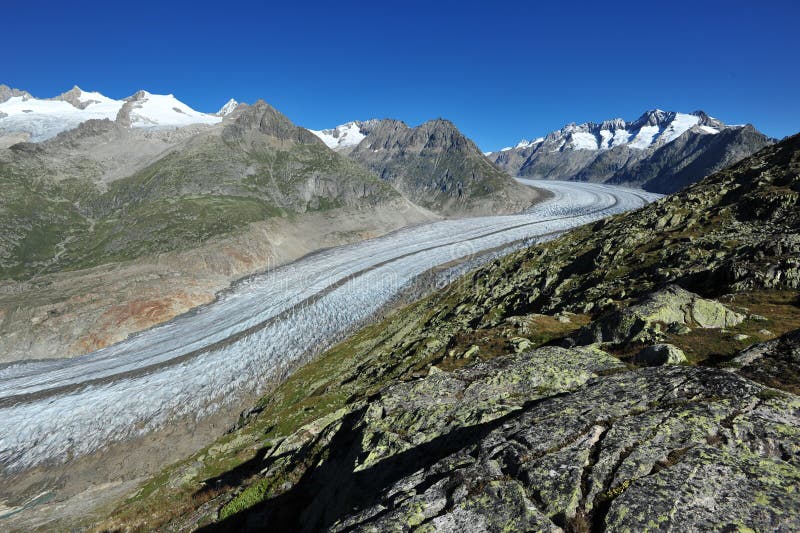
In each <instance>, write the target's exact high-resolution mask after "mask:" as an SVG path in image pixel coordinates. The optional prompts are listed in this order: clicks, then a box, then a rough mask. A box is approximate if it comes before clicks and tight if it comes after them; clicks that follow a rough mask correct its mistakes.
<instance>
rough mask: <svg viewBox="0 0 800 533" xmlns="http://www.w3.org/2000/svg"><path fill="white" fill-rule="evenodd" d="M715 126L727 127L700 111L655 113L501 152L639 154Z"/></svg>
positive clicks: (571, 128) (576, 128)
mask: <svg viewBox="0 0 800 533" xmlns="http://www.w3.org/2000/svg"><path fill="white" fill-rule="evenodd" d="M709 123H710V124H713V126H712V125H709ZM714 126H722V127H724V124H722V123H720V122H719V121H717V120H716V119H714V118H712V117H709V116H707V115H705V114H704V113H702V112H699V111H698V112H695V113H691V114H687V113H672V112H667V111H661V110H660V109H654V110H652V111H648V112H646V113H645V114H644V115H642V116H641V117H640V118H639V119H638V120H636V121H634V122H625V121H624V120H622V119H613V120H607V121H605V122H602V123H593V122H587V123H585V124H577V125H576V124H574V123H573V124H568V125H567V126H564V127H563V128H561V129H560V130H558V131H554V132H552V133H550V134H549V135H547V137H545V138H541V137H539V138H537V139H534V140H532V141H526V140H522V141H520V142H519V144H517V145H516V146H513V147H512V146H507V147H505V148H502V149H501V150H500V152H506V151H508V150H516V149H525V148H529V147H533V148H535V149H536V150H538V149H539V147H537V146H535V145H538V144H544V146H545V147H546V149H547V150H548V151H550V152H558V151H566V150H610V149H611V148H614V147H615V146H621V145H627V146H628V147H630V148H634V149H637V150H646V149H648V148H650V147H653V146H662V145H664V144H667V143H670V142H672V141H674V140H675V139H677V138H678V137H680V136H681V135H683V134H684V133H685V132H686V131H688V130H690V129H692V128H697V130H699V131H701V132H703V133H708V134H716V133H719V129H718V128H717V127H714ZM697 130H695V131H697Z"/></svg>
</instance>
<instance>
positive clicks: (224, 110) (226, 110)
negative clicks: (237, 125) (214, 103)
mask: <svg viewBox="0 0 800 533" xmlns="http://www.w3.org/2000/svg"><path fill="white" fill-rule="evenodd" d="M237 107H239V102H237V101H236V100H234V99H233V98H231V99H230V100H228V101H227V102H226V103H225V105H224V106H222V107H220V108H219V111H217V115H219V116H221V117H224V116H226V115H230V114H231V113H233V111H234V110H235V109H236V108H237Z"/></svg>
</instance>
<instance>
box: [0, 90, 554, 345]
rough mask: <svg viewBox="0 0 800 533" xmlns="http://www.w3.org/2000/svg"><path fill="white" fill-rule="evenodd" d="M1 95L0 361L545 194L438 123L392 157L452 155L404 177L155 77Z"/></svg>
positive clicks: (103, 338)
mask: <svg viewBox="0 0 800 533" xmlns="http://www.w3.org/2000/svg"><path fill="white" fill-rule="evenodd" d="M0 100H1V101H0V111H2V113H3V115H2V118H0V186H2V188H3V192H4V194H3V195H2V198H0V221H2V231H0V315H1V316H2V323H1V324H0V352H2V354H3V355H2V358H3V360H15V359H27V358H31V357H52V356H53V354H52V352H53V350H54V347H57V348H55V349H56V351H57V352H58V354H59V356H62V357H65V356H72V355H76V354H80V353H84V352H87V351H92V350H95V349H98V348H100V347H103V346H106V345H108V344H110V343H113V342H116V341H119V340H121V339H123V338H125V337H126V336H127V335H128V334H130V333H133V332H136V331H139V330H141V329H144V328H147V327H149V326H151V325H153V324H157V323H160V322H163V321H164V320H168V319H170V318H172V317H173V316H175V315H177V314H180V313H182V312H184V311H187V310H188V309H191V308H193V307H195V306H197V305H199V304H202V303H207V302H209V301H211V300H212V299H213V298H214V295H215V294H216V293H217V292H218V291H220V290H222V289H223V288H225V287H226V286H228V284H230V283H231V282H232V281H233V280H235V279H238V278H241V277H243V276H245V275H247V274H250V273H253V272H255V271H257V270H261V269H264V268H270V267H275V266H278V265H280V264H283V263H285V262H287V261H291V260H293V259H296V258H298V257H300V256H302V255H304V254H306V253H309V252H313V251H315V250H318V249H320V248H324V247H328V246H334V245H341V244H345V243H350V242H354V241H358V240H362V239H365V238H369V237H372V236H377V235H380V234H383V233H386V232H389V231H392V230H395V229H398V228H401V227H404V226H407V225H410V224H416V223H420V222H424V221H431V220H436V219H438V218H440V217H441V216H463V215H468V214H475V213H486V212H489V210H490V209H491V210H494V211H493V212H496V213H508V212H512V211H515V210H518V209H522V208H525V207H528V206H530V205H531V203H533V202H534V201H536V200H537V198H541V195H540V194H537V192H536V191H535V190H534V189H531V188H528V187H522V186H521V185H519V184H518V183H516V182H515V181H514V180H512V179H511V177H509V176H508V175H506V174H504V173H503V172H502V171H500V170H498V169H497V168H495V167H494V166H493V165H492V164H491V163H490V162H489V161H488V160H487V159H486V158H485V157H484V156H483V155H482V154H481V153H480V152H479V151H478V149H477V147H476V146H475V145H474V143H472V142H471V141H468V140H467V139H466V138H464V137H463V136H462V135H461V134H459V133H458V132H457V130H456V129H455V127H454V126H452V124H449V123H444V122H441V123H440V124H439V125H440V126H441V128H440V129H438V130H437V129H436V128H434V129H431V131H430V132H428V136H429V137H430V139H429V140H426V139H421V137H420V134H418V135H417V136H416V137H415V138H414V142H419V143H421V146H422V148H420V152H423V153H421V155H420V157H417V158H416V159H409V160H400V161H399V162H398V163H396V164H394V165H393V166H392V167H391V168H392V170H393V171H394V172H398V173H400V174H403V171H402V168H403V166H404V165H406V166H408V168H409V169H412V168H413V166H414V165H430V161H432V160H433V159H436V158H438V159H440V160H442V161H444V160H448V158H449V160H450V161H453V162H452V163H450V164H448V166H444V165H442V168H443V169H444V170H443V171H442V172H440V173H439V174H438V175H437V176H436V181H435V182H430V183H429V182H426V181H424V180H421V181H419V182H415V183H412V182H410V181H409V180H404V181H402V182H401V181H399V180H393V179H389V176H386V175H384V176H379V174H376V167H369V166H367V165H364V164H361V163H360V162H359V161H358V160H357V159H355V158H350V157H347V156H346V155H345V154H342V153H337V152H336V151H334V150H331V149H329V148H328V147H327V146H326V145H325V144H324V143H323V142H322V141H321V140H319V139H318V137H317V136H316V135H314V134H312V133H311V132H309V131H308V130H306V129H304V128H301V127H298V126H296V125H294V124H293V123H292V122H291V121H290V120H289V119H288V118H287V117H285V116H284V115H282V114H281V113H280V112H278V111H277V110H276V109H274V108H273V107H271V106H270V105H269V104H267V103H265V102H263V101H259V102H256V103H255V104H252V105H247V104H239V103H237V102H236V101H235V100H231V101H229V102H228V103H226V104H225V105H224V106H223V107H222V108H221V109H220V111H219V112H218V113H215V114H207V113H200V112H198V111H195V110H193V109H191V108H190V107H189V106H186V105H185V104H183V103H181V102H180V101H178V100H177V99H176V98H175V97H174V96H172V95H154V94H151V93H148V92H146V91H139V92H137V93H136V94H134V95H133V96H131V97H129V98H126V99H123V100H114V99H111V98H107V97H105V96H103V95H102V94H100V93H96V92H84V91H82V90H80V89H79V88H77V87H76V88H73V89H72V90H70V91H68V92H66V93H64V94H62V95H59V96H58V97H56V98H54V99H49V100H48V99H37V98H34V97H32V96H31V95H30V94H29V93H27V92H25V91H21V90H16V89H10V88H8V87H5V86H3V87H2V88H0ZM445 130H446V135H445V136H444V137H442V132H443V131H445ZM426 146H427V147H426ZM385 163H386V164H387V165H388V164H389V162H386V161H385ZM426 168H432V169H435V168H436V165H435V164H433V165H432V166H428V167H426ZM481 172H482V173H481ZM406 174H407V175H410V174H412V170H409V172H408V173H406ZM417 175H418V174H417ZM381 177H383V178H384V179H381ZM395 185H397V187H398V188H402V189H403V190H404V191H405V195H404V194H402V193H401V192H399V191H398V189H397V188H395ZM431 187H435V189H431ZM428 197H431V198H434V199H435V201H427V199H428ZM409 198H415V199H418V200H419V203H414V202H413V201H412V200H410V199H409ZM484 204H485V206H484ZM77 295H80V296H77Z"/></svg>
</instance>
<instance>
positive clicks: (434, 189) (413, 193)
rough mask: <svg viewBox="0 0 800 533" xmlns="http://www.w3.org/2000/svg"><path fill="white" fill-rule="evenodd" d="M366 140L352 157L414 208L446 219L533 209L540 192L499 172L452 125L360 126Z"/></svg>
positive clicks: (384, 122)
mask: <svg viewBox="0 0 800 533" xmlns="http://www.w3.org/2000/svg"><path fill="white" fill-rule="evenodd" d="M361 132H362V133H363V134H365V135H366V137H365V138H364V139H363V140H362V141H361V142H360V143H359V144H358V145H357V146H355V147H354V148H353V149H352V150H351V151H349V156H350V157H351V158H352V159H354V160H356V161H358V162H359V163H362V164H363V165H365V166H366V167H367V168H369V169H371V170H372V171H373V172H375V173H376V174H377V175H378V176H380V177H381V178H382V179H384V180H386V181H388V182H389V183H391V184H392V185H394V186H395V187H396V188H397V189H398V190H399V191H400V192H402V193H403V194H405V195H406V196H407V197H408V198H410V199H411V200H412V201H414V202H415V203H417V204H419V205H422V206H424V207H426V208H428V209H432V210H434V211H438V212H441V213H444V214H463V213H467V214H490V213H494V214H497V213H507V212H513V211H518V210H520V209H523V208H525V207H528V206H530V204H531V203H532V202H533V200H534V199H535V198H537V194H536V192H535V191H534V190H533V189H531V188H530V187H524V186H522V185H520V184H518V183H516V182H515V181H514V180H512V179H511V178H510V177H509V176H508V175H507V174H505V173H504V172H503V171H501V170H500V169H498V168H497V167H495V166H494V165H493V164H492V163H491V162H490V161H489V160H488V159H486V157H484V155H483V154H482V153H481V152H480V150H479V149H478V147H477V146H476V145H475V143H473V142H472V141H471V140H469V139H467V138H466V137H465V136H464V135H463V134H462V133H461V132H459V131H458V129H457V128H456V127H455V125H453V123H452V122H450V121H447V120H442V119H437V120H431V121H429V122H425V123H424V124H422V125H420V126H417V127H416V128H409V127H408V126H406V125H405V123H403V122H400V121H398V120H389V119H387V120H373V121H368V122H364V123H361Z"/></svg>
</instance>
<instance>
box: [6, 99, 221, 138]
mask: <svg viewBox="0 0 800 533" xmlns="http://www.w3.org/2000/svg"><path fill="white" fill-rule="evenodd" d="M91 119H109V120H117V121H118V122H120V123H122V124H124V125H126V126H130V127H134V128H179V127H183V126H188V125H190V124H216V123H217V122H219V121H220V120H222V118H221V117H219V116H216V115H211V114H208V113H201V112H199V111H196V110H194V109H192V108H191V107H189V106H188V105H186V104H184V103H183V102H181V101H180V100H178V99H177V98H175V96H174V95H172V94H167V95H160V94H151V93H149V92H147V91H139V92H137V93H136V94H134V95H133V96H130V97H128V98H124V99H122V100H115V99H113V98H109V97H107V96H104V95H103V94H101V93H99V92H90V91H83V90H81V89H80V88H79V87H77V86H76V87H73V88H72V89H71V90H69V91H67V92H65V93H63V94H60V95H58V96H56V97H55V98H50V99H40V98H35V97H33V96H31V95H30V94H29V93H27V92H25V91H19V90H16V89H9V88H8V87H5V86H0V135H4V134H11V133H22V132H24V133H27V134H29V135H30V141H32V142H40V141H44V140H47V139H49V138H51V137H55V136H56V135H58V134H59V133H61V132H62V131H66V130H70V129H73V128H76V127H77V126H78V125H79V124H80V123H82V122H85V121H87V120H91Z"/></svg>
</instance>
